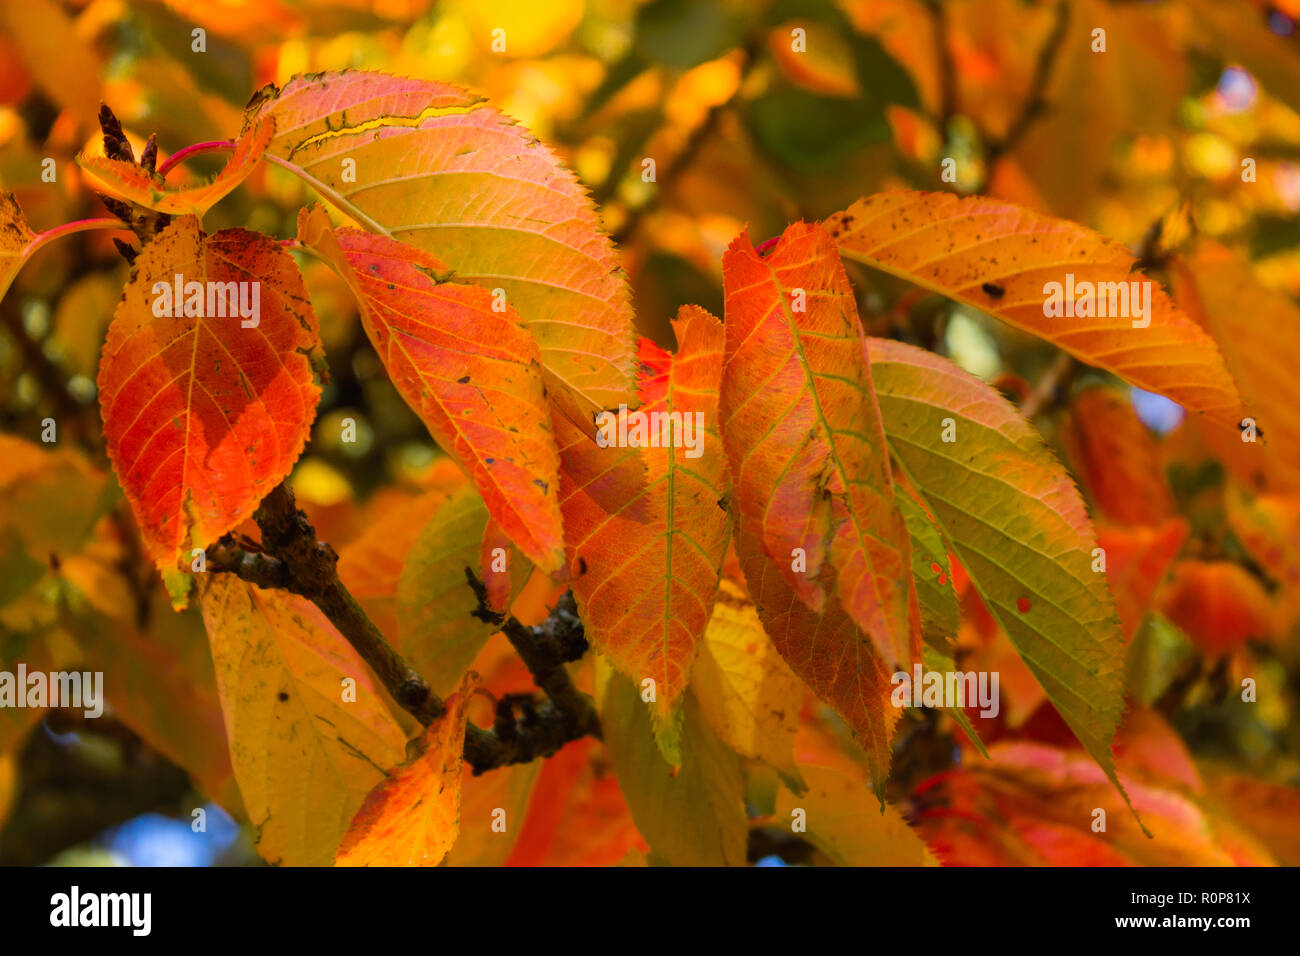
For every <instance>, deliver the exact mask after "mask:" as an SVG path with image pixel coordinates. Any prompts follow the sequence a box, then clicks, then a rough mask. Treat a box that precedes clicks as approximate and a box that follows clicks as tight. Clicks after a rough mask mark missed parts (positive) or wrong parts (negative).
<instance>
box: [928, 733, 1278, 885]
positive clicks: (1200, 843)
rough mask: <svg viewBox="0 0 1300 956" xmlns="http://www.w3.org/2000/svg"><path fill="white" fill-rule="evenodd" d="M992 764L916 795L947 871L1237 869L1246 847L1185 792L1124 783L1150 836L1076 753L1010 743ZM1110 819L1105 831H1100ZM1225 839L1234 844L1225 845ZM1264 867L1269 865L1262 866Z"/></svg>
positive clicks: (1154, 783) (1147, 782)
mask: <svg viewBox="0 0 1300 956" xmlns="http://www.w3.org/2000/svg"><path fill="white" fill-rule="evenodd" d="M989 754H990V758H991V759H990V763H989V764H987V765H985V764H972V765H971V766H970V767H969V768H965V769H961V770H957V771H954V772H952V773H950V774H946V775H944V776H943V777H942V778H937V779H934V780H930V781H923V782H922V784H921V785H920V786H919V787H918V788H917V791H916V792H915V793H914V795H913V798H912V799H913V801H914V803H916V804H917V805H918V810H919V812H918V817H919V827H920V830H921V832H922V833H923V834H924V835H925V839H926V842H927V843H928V844H929V845H930V847H931V848H932V849H933V850H934V851H935V852H936V853H937V854H938V855H939V857H940V858H941V859H942V860H943V861H944V862H945V863H946V864H949V865H952V864H962V863H965V864H967V865H971V864H974V865H985V866H989V865H993V866H1007V865H1010V866H1042V865H1056V866H1061V865H1079V864H1080V863H1081V862H1083V863H1085V864H1086V865H1090V866H1132V865H1139V866H1230V865H1233V864H1234V862H1236V860H1235V858H1234V857H1235V854H1236V852H1237V849H1238V846H1239V841H1238V840H1237V839H1235V838H1234V836H1233V835H1232V834H1231V833H1230V832H1228V831H1229V827H1228V825H1227V824H1228V821H1226V820H1224V819H1222V818H1220V817H1218V816H1216V814H1215V813H1214V812H1213V811H1212V810H1209V809H1207V808H1206V807H1205V806H1203V805H1201V803H1200V802H1199V801H1198V800H1197V799H1196V798H1195V795H1193V794H1189V793H1187V792H1185V790H1184V788H1183V787H1182V785H1180V784H1177V783H1172V784H1171V783H1170V782H1169V781H1166V780H1151V779H1138V778H1136V777H1131V776H1125V778H1124V783H1125V787H1126V789H1127V791H1128V793H1129V794H1130V795H1131V797H1132V802H1133V806H1134V807H1135V808H1136V809H1137V811H1138V812H1140V813H1141V814H1142V819H1143V820H1144V821H1146V823H1147V826H1148V827H1149V829H1150V833H1151V834H1152V835H1151V836H1148V834H1147V833H1145V832H1143V829H1142V828H1140V827H1139V825H1138V823H1137V821H1136V820H1135V819H1134V818H1133V816H1132V815H1131V814H1129V813H1127V812H1126V811H1125V808H1124V805H1123V804H1122V803H1120V802H1119V801H1118V800H1117V799H1116V796H1117V795H1116V792H1115V790H1113V789H1112V788H1111V786H1110V784H1108V783H1107V781H1106V777H1105V776H1104V775H1103V772H1102V770H1101V768H1099V767H1097V766H1096V765H1095V764H1094V763H1092V762H1091V761H1090V760H1089V759H1088V758H1087V757H1085V756H1083V755H1082V754H1079V753H1077V752H1071V751H1068V750H1060V749H1057V748H1055V747H1051V746H1047V745H1044V744H1038V743H1029V742H1020V741H1009V742H1005V743H998V744H994V745H993V746H991V747H990V748H989ZM1099 810H1102V811H1104V812H1105V814H1106V815H1105V822H1106V828H1105V830H1094V829H1093V823H1094V821H1097V820H1099V819H1101V818H1100V817H1098V815H1097V813H1098V811H1099ZM1225 837H1226V838H1225ZM1251 862H1252V863H1254V864H1256V865H1258V864H1259V863H1261V862H1267V860H1262V859H1260V858H1258V857H1256V858H1255V859H1253V860H1252V861H1251Z"/></svg>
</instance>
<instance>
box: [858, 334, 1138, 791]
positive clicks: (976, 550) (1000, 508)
mask: <svg viewBox="0 0 1300 956" xmlns="http://www.w3.org/2000/svg"><path fill="white" fill-rule="evenodd" d="M871 375H872V378H873V379H874V381H875V385H876V395H877V397H878V398H879V400H880V410H881V416H882V417H883V419H884V422H885V432H886V434H887V435H888V437H889V443H890V447H891V448H892V449H893V452H894V454H895V456H897V459H898V461H899V463H900V464H901V465H902V466H903V469H904V471H905V472H906V473H907V476H908V479H909V482H910V484H911V485H912V487H914V488H915V489H916V490H917V491H918V492H919V493H920V494H921V496H922V497H923V499H924V501H925V503H926V505H927V507H928V508H929V510H930V513H931V514H932V515H933V517H934V520H935V521H936V523H937V525H938V527H939V529H940V530H941V531H942V532H943V534H944V537H945V538H946V539H947V541H948V542H949V544H950V546H951V548H952V553H953V554H954V556H955V557H956V558H957V560H958V561H960V562H961V564H962V566H963V568H965V570H966V573H967V574H968V575H969V576H970V580H971V583H972V584H973V585H974V586H975V589H976V591H978V592H979V595H980V597H981V598H983V600H984V603H985V604H986V605H987V606H988V608H989V610H990V611H992V612H993V614H994V615H995V616H996V617H997V619H998V622H999V623H1000V624H1001V625H1002V627H1003V628H1004V629H1005V630H1006V633H1007V636H1008V637H1009V638H1010V639H1011V643H1012V644H1013V645H1014V646H1015V648H1016V650H1017V651H1018V652H1019V654H1020V656H1021V657H1022V658H1023V659H1024V660H1025V663H1026V664H1028V666H1029V668H1030V670H1032V671H1033V673H1034V676H1035V677H1036V678H1037V679H1038V681H1039V683H1040V684H1042V686H1043V689H1044V690H1046V691H1047V695H1048V697H1049V698H1050V699H1051V701H1052V703H1053V705H1054V706H1055V707H1056V709H1057V711H1058V712H1059V713H1060V715H1061V716H1062V717H1063V718H1064V719H1065V722H1066V723H1067V724H1068V725H1069V726H1070V729H1071V730H1072V731H1074V733H1075V734H1076V735H1077V736H1078V738H1079V740H1080V741H1081V742H1082V743H1083V744H1084V746H1085V747H1086V748H1087V749H1088V752H1089V753H1090V754H1092V756H1093V757H1094V758H1095V759H1096V760H1097V762H1098V763H1099V764H1100V765H1101V766H1102V767H1103V768H1105V769H1106V771H1107V773H1108V774H1110V775H1111V776H1112V779H1114V777H1113V774H1114V769H1113V768H1114V765H1113V762H1112V760H1111V756H1110V743H1111V739H1112V738H1113V737H1114V734H1115V728H1116V726H1117V725H1118V723H1119V717H1120V714H1121V713H1122V712H1123V707H1124V699H1123V694H1124V640H1123V634H1122V632H1121V629H1120V624H1119V620H1118V618H1117V616H1116V613H1115V605H1114V602H1113V601H1112V599H1111V596H1110V593H1109V591H1108V590H1107V587H1106V580H1105V578H1104V576H1103V575H1101V574H1100V573H1097V572H1095V571H1094V570H1093V549H1094V548H1095V547H1096V539H1095V538H1094V536H1093V531H1092V527H1091V525H1090V524H1089V522H1088V516H1087V514H1086V512H1085V511H1084V507H1083V502H1082V501H1081V500H1080V499H1079V494H1078V492H1077V491H1076V490H1075V488H1074V484H1073V482H1071V480H1070V478H1069V476H1068V475H1067V474H1066V472H1065V470H1064V469H1063V468H1062V467H1061V465H1060V464H1059V463H1058V462H1057V461H1056V460H1055V459H1054V458H1053V457H1052V455H1051V453H1050V452H1048V450H1047V449H1046V447H1045V446H1044V445H1043V443H1042V439H1041V438H1039V436H1038V434H1037V433H1036V432H1035V431H1034V430H1033V428H1032V427H1031V426H1030V425H1029V423H1028V422H1026V421H1025V420H1024V419H1023V418H1021V417H1020V416H1019V414H1017V412H1016V410H1015V409H1014V408H1013V407H1012V406H1011V405H1010V404H1009V403H1008V402H1007V401H1006V400H1005V399H1003V398H1002V397H1001V396H1000V395H998V394H997V392H995V391H993V389H991V388H990V387H989V386H987V385H985V384H984V383H983V382H980V381H979V380H978V379H976V378H975V377H974V376H971V375H969V374H967V373H966V372H963V371H962V370H961V369H959V368H957V367H956V366H955V365H953V364H952V363H950V362H948V361H947V360H946V359H943V358H940V357H939V356H936V355H933V354H931V353H928V352H925V351H923V350H921V349H918V348H915V347H913V346H909V345H904V344H902V343H899V342H890V341H886V340H883V339H872V340H871ZM945 433H947V434H948V435H950V436H951V439H952V440H950V441H949V440H945Z"/></svg>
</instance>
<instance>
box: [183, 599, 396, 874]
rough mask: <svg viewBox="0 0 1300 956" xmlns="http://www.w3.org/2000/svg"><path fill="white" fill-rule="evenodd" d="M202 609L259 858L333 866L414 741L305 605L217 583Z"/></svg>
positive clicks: (342, 643)
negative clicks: (357, 818)
mask: <svg viewBox="0 0 1300 956" xmlns="http://www.w3.org/2000/svg"><path fill="white" fill-rule="evenodd" d="M202 608H203V620H204V623H205V624H206V626H207V630H208V641H209V643H210V644H211V646H212V660H213V664H214V665H215V667H216V674H217V687H218V690H219V692H220V694H221V709H222V712H223V714H224V715H225V721H226V733H227V735H228V737H229V739H230V762H231V765H232V766H233V767H234V771H235V779H236V780H237V781H238V782H239V789H240V793H241V794H242V796H243V800H244V806H245V808H246V809H247V811H248V818H249V821H250V822H251V823H252V824H253V826H255V827H257V828H258V840H257V851H258V853H260V854H261V855H262V856H263V857H264V858H265V859H266V860H267V861H269V862H271V863H281V864H284V865H289V866H321V865H326V864H329V863H331V862H332V861H333V860H334V855H335V851H336V849H337V848H338V845H339V840H340V839H341V838H342V837H343V835H344V833H345V832H346V831H347V829H348V825H349V822H350V821H351V820H352V818H353V816H354V814H355V813H356V812H357V810H358V808H360V806H361V804H362V801H363V800H364V799H365V798H366V795H367V794H368V793H369V792H370V791H371V789H372V788H373V787H374V786H375V785H376V784H378V783H379V782H380V781H381V779H383V776H384V770H383V768H387V767H395V766H397V765H398V764H400V763H401V762H402V761H403V760H404V759H405V755H406V735H405V734H404V733H403V731H402V728H401V727H400V726H399V724H398V723H397V721H396V720H395V719H394V717H393V716H392V714H391V713H390V712H389V710H388V704H387V702H386V700H385V699H384V697H383V696H382V694H383V692H382V690H380V689H379V688H378V686H377V685H376V684H375V681H374V678H373V677H372V676H371V674H370V671H369V670H367V668H366V666H365V664H364V663H363V662H362V660H361V657H360V656H359V655H358V654H357V652H356V651H355V650H353V649H352V646H351V645H350V644H348V643H347V641H346V640H344V638H343V637H342V635H340V634H339V633H338V631H336V630H335V629H334V627H333V626H332V625H331V624H330V623H329V622H328V621H326V620H325V618H324V617H323V616H322V615H321V613H320V612H319V611H318V610H317V609H316V608H315V607H314V606H313V605H311V604H309V603H308V602H307V601H305V600H304V599H302V598H299V597H295V596H293V595H289V594H286V593H285V592H282V591H263V590H261V589H260V588H257V587H255V586H253V585H251V584H246V583H245V582H243V581H240V580H238V579H237V578H235V577H233V576H230V575H217V574H214V575H209V576H208V577H207V578H206V584H205V587H204V590H203V593H202Z"/></svg>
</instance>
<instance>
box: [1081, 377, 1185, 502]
mask: <svg viewBox="0 0 1300 956" xmlns="http://www.w3.org/2000/svg"><path fill="white" fill-rule="evenodd" d="M1064 439H1065V445H1066V448H1067V449H1068V450H1069V455H1070V462H1071V464H1073V465H1074V471H1075V474H1077V475H1079V477H1080V478H1081V480H1082V484H1083V485H1084V487H1085V488H1086V489H1087V491H1088V495H1089V497H1090V498H1091V500H1092V502H1093V504H1094V505H1096V507H1097V508H1098V509H1099V510H1100V511H1101V513H1102V514H1103V515H1104V516H1105V517H1107V518H1109V519H1110V520H1112V521H1116V522H1119V523H1121V524H1129V525H1156V524H1159V523H1160V522H1161V521H1163V520H1164V519H1166V518H1168V517H1170V516H1171V515H1172V514H1173V513H1174V496H1173V493H1172V492H1171V491H1170V490H1169V483H1168V482H1167V481H1166V480H1165V475H1164V467H1163V465H1162V464H1161V461H1160V452H1159V449H1158V448H1157V447H1156V442H1155V439H1154V437H1153V436H1152V434H1151V432H1150V431H1149V430H1148V429H1147V427H1146V425H1144V424H1142V420H1141V419H1140V418H1138V416H1137V412H1136V411H1135V410H1134V408H1133V403H1132V402H1131V401H1129V398H1128V396H1127V395H1125V394H1124V393H1123V392H1121V391H1119V390H1118V389H1113V388H1107V387H1105V386H1093V387H1090V388H1084V389H1082V390H1080V391H1079V392H1078V393H1076V394H1075V395H1074V397H1073V398H1072V399H1071V401H1070V417H1069V421H1068V423H1067V426H1066V428H1065V432H1064Z"/></svg>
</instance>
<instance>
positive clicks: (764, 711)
mask: <svg viewBox="0 0 1300 956" xmlns="http://www.w3.org/2000/svg"><path fill="white" fill-rule="evenodd" d="M691 686H692V687H693V688H694V690H695V696H696V697H697V698H698V700H699V702H700V711H701V713H703V715H704V718H705V719H706V720H707V721H708V722H709V726H710V727H712V728H713V730H714V732H715V733H716V734H717V735H718V736H719V737H720V738H721V739H722V741H723V742H724V743H725V744H726V745H727V746H728V747H730V748H731V749H732V750H734V751H736V753H738V754H740V755H741V756H742V757H749V758H753V759H758V760H762V761H763V762H765V763H766V764H768V765H769V766H770V767H772V768H773V769H775V770H777V771H779V772H780V774H781V775H782V777H784V778H785V779H786V780H787V781H790V783H791V785H792V786H793V787H795V789H798V790H802V789H803V781H802V779H801V777H800V775H799V768H798V767H796V766H795V762H794V737H795V732H796V730H797V729H798V727H799V703H800V701H801V699H802V697H803V694H804V689H803V682H802V681H800V680H799V678H798V677H796V676H795V675H794V673H793V672H792V671H791V670H790V668H789V665H787V664H786V663H785V661H784V660H782V659H781V655H780V654H778V653H777V651H776V648H775V647H774V646H773V645H772V641H771V640H770V639H769V638H768V636H767V634H766V633H764V631H763V625H762V622H760V621H759V618H758V611H757V610H755V609H754V605H753V603H752V602H751V601H750V600H749V595H747V594H746V593H745V591H744V588H742V587H741V586H740V585H739V584H737V583H735V582H733V581H730V580H728V579H725V578H724V579H723V581H722V583H721V585H720V586H719V588H718V596H717V601H716V603H715V604H714V605H713V616H712V617H711V618H710V619H709V626H708V628H707V630H705V632H704V642H703V645H702V647H701V648H700V659H699V661H698V662H697V663H696V665H695V676H694V678H693V680H692V685H691Z"/></svg>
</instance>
